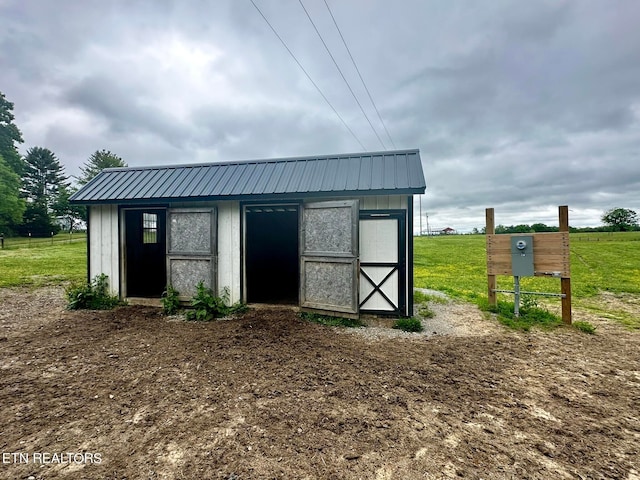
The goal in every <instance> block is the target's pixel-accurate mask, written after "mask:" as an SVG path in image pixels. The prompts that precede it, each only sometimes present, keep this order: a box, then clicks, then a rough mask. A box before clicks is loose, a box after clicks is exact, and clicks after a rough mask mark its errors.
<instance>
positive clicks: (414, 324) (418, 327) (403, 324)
mask: <svg viewBox="0 0 640 480" xmlns="http://www.w3.org/2000/svg"><path fill="white" fill-rule="evenodd" d="M393 328H397V329H398V330H404V331H405V332H421V331H422V330H423V327H422V323H421V322H420V320H418V319H417V318H414V317H409V318H399V319H398V320H396V321H395V323H394V324H393Z"/></svg>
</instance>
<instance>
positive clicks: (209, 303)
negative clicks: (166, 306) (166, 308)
mask: <svg viewBox="0 0 640 480" xmlns="http://www.w3.org/2000/svg"><path fill="white" fill-rule="evenodd" d="M227 303H229V289H228V288H226V287H225V288H224V289H223V291H222V297H216V296H215V295H213V292H212V291H211V289H209V288H207V287H205V286H204V284H203V282H200V283H198V285H197V286H196V294H195V295H194V296H193V299H192V300H191V306H192V307H193V310H189V311H188V312H187V320H196V321H200V322H208V321H210V320H213V319H215V318H220V317H224V316H226V315H230V314H233V313H243V312H246V311H247V310H248V307H247V306H246V305H245V304H243V303H241V302H238V303H235V304H233V305H231V306H230V307H229V306H227Z"/></svg>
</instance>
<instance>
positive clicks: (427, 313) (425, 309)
mask: <svg viewBox="0 0 640 480" xmlns="http://www.w3.org/2000/svg"><path fill="white" fill-rule="evenodd" d="M418 314H419V315H420V316H421V317H422V318H433V317H435V316H436V314H435V312H434V311H433V310H431V309H430V308H429V306H428V305H422V306H421V307H420V308H419V309H418Z"/></svg>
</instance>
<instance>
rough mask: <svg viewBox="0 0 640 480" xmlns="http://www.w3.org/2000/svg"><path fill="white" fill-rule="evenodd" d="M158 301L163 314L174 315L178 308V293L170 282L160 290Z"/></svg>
mask: <svg viewBox="0 0 640 480" xmlns="http://www.w3.org/2000/svg"><path fill="white" fill-rule="evenodd" d="M160 301H161V302H162V311H163V312H164V314H165V315H174V314H176V313H178V311H179V310H180V293H179V292H178V291H177V290H176V289H175V288H173V286H172V285H171V284H169V285H167V289H166V290H165V291H164V292H162V298H161V299H160Z"/></svg>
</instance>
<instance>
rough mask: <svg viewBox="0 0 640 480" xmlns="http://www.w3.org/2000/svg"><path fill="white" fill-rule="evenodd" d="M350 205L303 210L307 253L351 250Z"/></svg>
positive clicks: (323, 253) (304, 247)
mask: <svg viewBox="0 0 640 480" xmlns="http://www.w3.org/2000/svg"><path fill="white" fill-rule="evenodd" d="M351 215H352V214H351V208H350V207H348V206H347V207H344V208H340V207H330V208H309V209H305V211H304V223H303V225H304V245H303V249H304V251H305V252H306V253H308V254H314V255H326V254H328V253H338V254H339V253H344V252H348V253H350V252H351V251H352V235H351V228H344V226H345V225H348V226H350V225H351Z"/></svg>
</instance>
